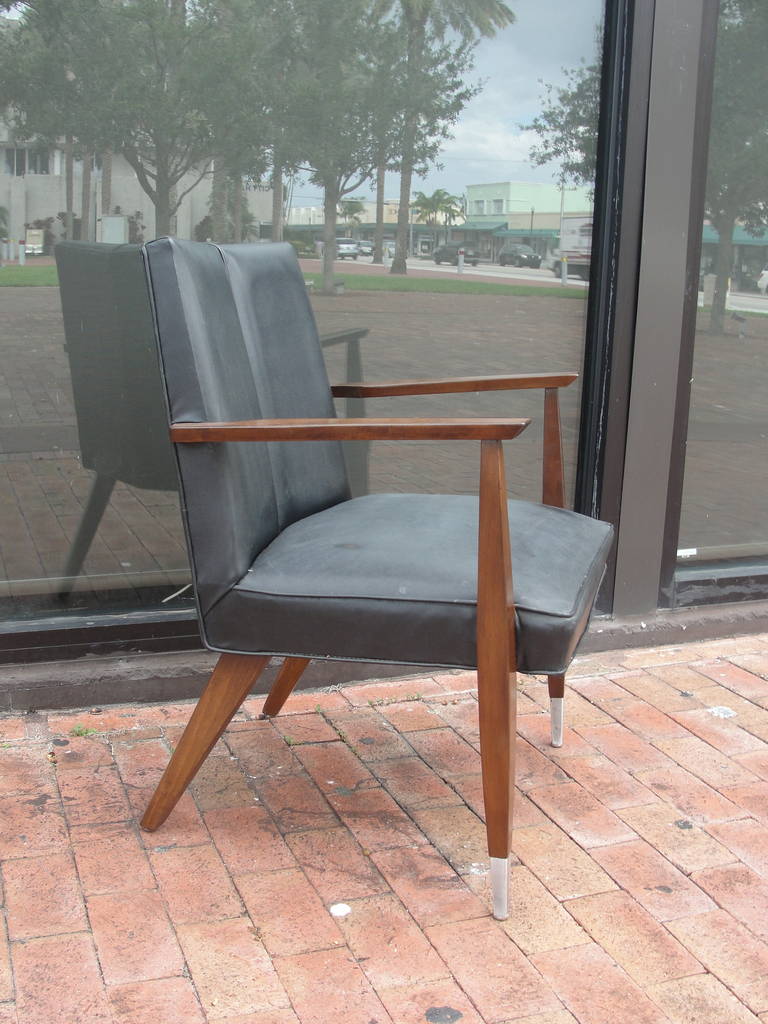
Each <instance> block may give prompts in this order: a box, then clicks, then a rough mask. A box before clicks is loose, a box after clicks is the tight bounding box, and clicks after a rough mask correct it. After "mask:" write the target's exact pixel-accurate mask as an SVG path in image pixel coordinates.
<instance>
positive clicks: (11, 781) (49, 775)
mask: <svg viewBox="0 0 768 1024" xmlns="http://www.w3.org/2000/svg"><path fill="white" fill-rule="evenodd" d="M47 754H48V747H47V746H43V745H36V746H26V747H25V746H21V745H19V746H17V747H7V748H2V747H0V797H6V796H11V795H23V794H29V795H30V796H39V794H40V793H50V794H53V793H54V792H55V789H56V769H55V767H54V766H53V765H52V764H51V762H50V761H49V760H48V758H47Z"/></svg>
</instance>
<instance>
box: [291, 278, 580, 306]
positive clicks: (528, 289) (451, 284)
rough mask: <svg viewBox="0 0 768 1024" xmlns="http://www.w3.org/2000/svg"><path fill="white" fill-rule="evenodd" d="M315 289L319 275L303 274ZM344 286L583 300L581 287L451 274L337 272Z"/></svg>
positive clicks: (357, 288) (364, 289)
mask: <svg viewBox="0 0 768 1024" xmlns="http://www.w3.org/2000/svg"><path fill="white" fill-rule="evenodd" d="M304 279H305V281H311V282H312V283H313V284H314V285H315V287H316V288H320V287H322V275H321V274H305V275H304ZM334 280H335V281H343V282H344V287H345V289H349V291H356V292H444V293H445V292H450V293H451V294H453V295H533V296H537V297H539V298H553V297H554V298H557V299H582V300H583V299H584V298H586V290H585V289H584V288H574V287H568V286H566V287H565V288H563V287H562V285H553V286H551V287H550V286H544V287H542V286H541V285H538V286H537V285H528V284H496V283H495V282H491V281H470V280H463V281H461V280H456V278H453V277H446V278H438V277H393V276H391V275H390V274H337V275H336V276H335V277H334Z"/></svg>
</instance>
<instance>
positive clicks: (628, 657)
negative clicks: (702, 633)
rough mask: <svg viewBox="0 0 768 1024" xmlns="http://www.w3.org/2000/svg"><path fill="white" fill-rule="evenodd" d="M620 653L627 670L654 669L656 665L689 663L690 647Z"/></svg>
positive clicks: (639, 649)
mask: <svg viewBox="0 0 768 1024" xmlns="http://www.w3.org/2000/svg"><path fill="white" fill-rule="evenodd" d="M621 653H622V661H623V663H624V665H625V666H626V667H627V668H628V669H640V668H655V667H656V666H657V665H672V664H677V663H680V662H682V663H685V662H687V661H689V660H690V657H691V647H690V645H689V644H680V645H678V644H665V645H663V646H661V647H638V648H636V649H635V650H632V651H622V652H621ZM609 674H611V673H609Z"/></svg>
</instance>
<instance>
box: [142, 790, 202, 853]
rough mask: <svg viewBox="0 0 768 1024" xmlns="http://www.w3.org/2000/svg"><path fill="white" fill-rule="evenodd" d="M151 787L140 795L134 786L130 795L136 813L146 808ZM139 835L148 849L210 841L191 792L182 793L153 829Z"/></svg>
mask: <svg viewBox="0 0 768 1024" xmlns="http://www.w3.org/2000/svg"><path fill="white" fill-rule="evenodd" d="M153 792H154V790H153V789H150V790H145V791H144V793H143V795H142V793H141V792H140V791H139V790H134V791H133V793H132V794H131V795H130V797H129V799H130V800H131V803H132V804H133V805H134V807H136V817H137V818H138V819H139V820H141V816H142V815H143V814H144V811H145V810H146V809H147V805H148V803H149V801H150V798H151V796H152V793H153ZM139 838H140V839H141V841H142V843H143V844H144V846H145V847H146V848H147V849H148V850H154V849H166V848H167V847H169V846H200V845H203V844H204V843H207V842H208V841H209V836H208V832H207V831H206V828H205V825H204V824H203V819H202V817H201V815H200V811H199V810H198V809H197V806H196V804H195V801H194V800H193V799H192V795H191V793H182V795H181V798H180V800H179V802H178V803H177V804H176V806H175V807H174V809H173V810H172V811H171V813H170V815H169V817H168V819H167V821H164V822H163V824H162V825H161V826H160V828H158V829H155V831H154V832H145V831H143V830H141V831H140V832H139Z"/></svg>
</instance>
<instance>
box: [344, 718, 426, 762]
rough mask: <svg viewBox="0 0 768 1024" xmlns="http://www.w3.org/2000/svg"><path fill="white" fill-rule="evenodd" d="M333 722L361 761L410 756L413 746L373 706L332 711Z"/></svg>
mask: <svg viewBox="0 0 768 1024" xmlns="http://www.w3.org/2000/svg"><path fill="white" fill-rule="evenodd" d="M328 718H329V719H330V721H331V723H332V724H333V726H334V728H335V729H336V731H337V732H338V734H339V736H340V737H341V739H344V740H345V741H346V742H347V743H349V745H350V746H351V747H352V749H353V750H354V751H355V753H356V754H357V756H358V757H359V758H360V759H361V760H362V761H366V762H368V761H380V760H382V759H386V758H388V757H408V756H409V755H411V754H413V750H412V748H411V747H410V746H409V745H408V744H407V743H406V741H405V740H404V739H403V738H402V736H400V734H399V733H398V732H397V731H396V730H395V729H393V728H392V727H391V726H390V725H389V723H388V722H386V721H385V720H384V719H383V718H382V717H381V715H379V714H378V713H377V712H376V711H374V710H373V709H372V708H358V709H357V710H355V711H342V712H335V711H334V712H332V713H330V714H329V715H328Z"/></svg>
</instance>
